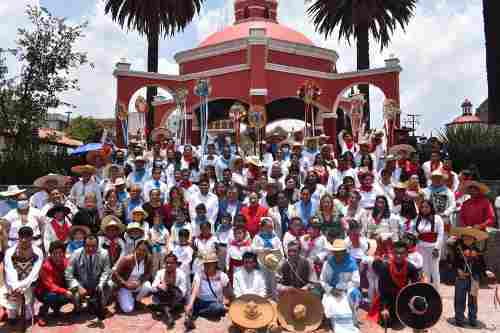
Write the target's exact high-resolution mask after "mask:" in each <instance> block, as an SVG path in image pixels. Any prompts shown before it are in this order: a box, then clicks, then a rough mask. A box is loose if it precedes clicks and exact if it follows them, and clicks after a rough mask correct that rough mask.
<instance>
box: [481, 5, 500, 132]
mask: <svg viewBox="0 0 500 333" xmlns="http://www.w3.org/2000/svg"><path fill="white" fill-rule="evenodd" d="M499 12H500V2H499V1H495V0H483V17H484V33H485V39H486V70H487V73H488V121H489V122H490V123H496V124H500V32H499V29H500V26H499V23H498V21H497V18H496V16H497V14H498V13H499Z"/></svg>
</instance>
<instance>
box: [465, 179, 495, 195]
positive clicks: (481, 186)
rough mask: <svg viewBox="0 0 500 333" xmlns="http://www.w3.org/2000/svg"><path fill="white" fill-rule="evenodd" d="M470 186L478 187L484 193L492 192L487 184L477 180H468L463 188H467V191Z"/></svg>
mask: <svg viewBox="0 0 500 333" xmlns="http://www.w3.org/2000/svg"><path fill="white" fill-rule="evenodd" d="M469 187H477V188H478V189H479V191H480V192H481V193H482V194H487V193H489V192H490V188H489V187H488V186H487V185H486V184H484V183H481V182H478V181H475V180H468V181H466V182H465V183H464V186H463V188H465V189H466V191H467V192H468V189H469Z"/></svg>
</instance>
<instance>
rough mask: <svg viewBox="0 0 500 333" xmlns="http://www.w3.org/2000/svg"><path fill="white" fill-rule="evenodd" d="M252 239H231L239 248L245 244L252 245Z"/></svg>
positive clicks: (232, 243)
mask: <svg viewBox="0 0 500 333" xmlns="http://www.w3.org/2000/svg"><path fill="white" fill-rule="evenodd" d="M250 244H251V243H250V241H249V240H248V239H247V240H242V241H237V240H236V239H235V240H233V241H231V245H233V246H237V247H238V248H240V247H244V246H250Z"/></svg>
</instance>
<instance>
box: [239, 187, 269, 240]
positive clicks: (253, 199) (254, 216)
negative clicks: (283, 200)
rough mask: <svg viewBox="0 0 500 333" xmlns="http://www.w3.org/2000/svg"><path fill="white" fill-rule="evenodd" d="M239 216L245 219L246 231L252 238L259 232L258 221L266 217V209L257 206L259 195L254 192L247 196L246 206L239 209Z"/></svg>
mask: <svg viewBox="0 0 500 333" xmlns="http://www.w3.org/2000/svg"><path fill="white" fill-rule="evenodd" d="M241 215H243V216H244V217H245V219H246V229H247V231H248V233H249V234H250V236H251V237H252V238H253V237H254V236H255V235H256V234H257V233H258V232H259V226H260V219H261V218H263V217H266V216H268V215H267V208H265V207H263V206H261V205H259V195H258V194H257V193H255V192H252V193H250V195H249V196H248V206H245V207H243V208H241Z"/></svg>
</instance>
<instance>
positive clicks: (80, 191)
mask: <svg viewBox="0 0 500 333" xmlns="http://www.w3.org/2000/svg"><path fill="white" fill-rule="evenodd" d="M87 193H94V194H95V196H96V198H97V208H98V210H99V211H102V206H103V204H102V202H103V200H102V195H101V188H100V187H99V185H98V184H97V183H96V182H95V181H93V180H90V181H89V182H88V183H86V184H84V183H83V181H81V180H79V181H78V182H77V183H76V184H75V185H73V187H72V188H71V192H70V197H71V199H73V202H75V203H76V205H77V206H78V207H83V206H84V205H83V202H84V199H85V195H87Z"/></svg>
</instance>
